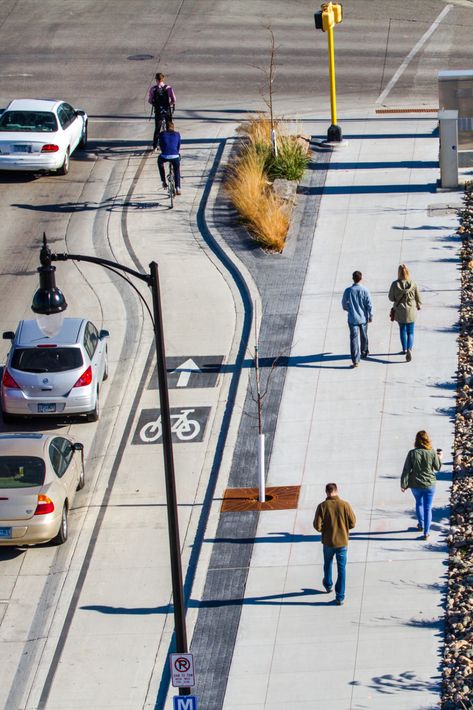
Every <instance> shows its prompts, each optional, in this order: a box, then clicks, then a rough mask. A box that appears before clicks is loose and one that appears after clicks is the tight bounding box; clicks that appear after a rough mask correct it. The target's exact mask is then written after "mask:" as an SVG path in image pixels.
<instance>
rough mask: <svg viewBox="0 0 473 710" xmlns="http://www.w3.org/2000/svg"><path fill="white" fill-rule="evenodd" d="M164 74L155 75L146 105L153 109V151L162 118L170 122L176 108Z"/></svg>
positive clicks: (172, 92)
mask: <svg viewBox="0 0 473 710" xmlns="http://www.w3.org/2000/svg"><path fill="white" fill-rule="evenodd" d="M164 79H165V76H164V74H161V72H158V73H157V74H156V83H155V84H153V86H150V88H149V91H148V103H149V104H151V106H152V107H153V108H154V135H153V150H156V148H157V146H158V135H159V129H160V128H161V121H162V120H163V117H164V118H166V120H168V121H170V120H171V117H172V114H173V111H174V108H175V106H176V95H175V93H174V90H173V88H172V86H170V85H169V84H166V83H165V81H164Z"/></svg>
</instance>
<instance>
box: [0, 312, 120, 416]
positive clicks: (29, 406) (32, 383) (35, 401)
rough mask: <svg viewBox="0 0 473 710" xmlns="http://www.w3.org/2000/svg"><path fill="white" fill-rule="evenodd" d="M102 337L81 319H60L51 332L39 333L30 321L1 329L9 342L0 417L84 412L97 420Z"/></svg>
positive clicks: (103, 375)
mask: <svg viewBox="0 0 473 710" xmlns="http://www.w3.org/2000/svg"><path fill="white" fill-rule="evenodd" d="M108 336H109V333H108V330H100V331H99V330H97V328H96V327H95V325H94V324H93V323H91V322H90V321H88V320H85V319H81V318H65V319H64V323H63V325H62V327H61V329H60V331H59V333H58V334H57V335H55V336H54V337H47V336H45V335H44V334H43V333H42V331H41V330H40V329H39V326H38V324H37V322H36V320H23V321H20V323H19V325H18V328H17V330H16V333H13V332H11V331H7V332H6V333H3V337H4V338H5V339H7V340H11V341H12V347H11V350H10V352H9V353H8V356H7V362H6V365H5V368H4V370H3V376H2V381H1V386H0V398H1V404H2V414H3V420H4V421H5V422H6V423H12V422H13V421H15V419H16V418H17V417H18V416H23V417H24V416H27V417H44V416H46V417H48V416H49V417H50V416H61V417H63V416H68V415H77V414H84V415H85V416H86V417H87V420H88V421H90V422H95V421H97V419H98V418H99V393H100V387H101V384H102V381H103V380H106V379H107V377H108V361H107V339H108Z"/></svg>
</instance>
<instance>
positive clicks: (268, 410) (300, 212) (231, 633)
mask: <svg viewBox="0 0 473 710" xmlns="http://www.w3.org/2000/svg"><path fill="white" fill-rule="evenodd" d="M329 160H330V152H328V151H324V150H319V151H317V152H315V153H314V154H313V158H312V165H313V163H317V164H319V165H321V166H323V169H320V170H313V169H312V170H311V169H310V166H309V169H308V170H307V171H306V173H305V175H304V178H303V180H302V183H301V186H300V188H299V193H300V194H299V197H298V203H297V205H296V207H295V208H294V212H293V216H292V222H291V227H290V230H289V234H288V239H287V244H286V248H285V249H284V252H283V253H282V254H268V253H266V252H264V251H263V250H262V249H260V248H259V246H258V245H257V244H256V243H255V242H254V241H253V240H252V239H251V238H250V237H249V235H248V234H247V232H246V231H245V230H243V229H242V228H238V227H236V220H237V217H236V214H235V212H234V211H233V209H232V208H231V206H230V204H229V202H228V200H227V198H226V196H225V194H224V191H223V188H222V187H221V188H220V191H219V195H218V198H217V201H216V204H215V206H214V210H215V213H214V221H215V222H216V223H217V224H218V225H219V231H220V234H221V237H222V239H223V240H224V241H225V243H226V245H227V246H228V247H229V248H230V249H231V250H233V251H234V252H235V253H236V254H237V255H238V258H239V259H241V261H242V262H243V263H244V264H245V266H246V267H247V268H248V270H249V271H250V273H251V275H252V277H253V279H254V281H255V283H256V284H257V286H258V289H259V292H260V295H261V301H262V307H263V313H262V319H261V329H260V334H259V343H258V345H259V355H260V364H261V365H262V367H263V370H264V371H265V372H266V373H269V371H270V369H271V363H272V362H273V360H274V358H275V357H278V356H279V357H280V359H279V361H278V365H277V366H276V367H275V368H274V370H273V371H272V374H271V380H270V385H269V388H268V393H267V396H266V398H265V401H264V432H265V434H266V459H267V460H266V467H268V464H269V461H270V458H271V451H272V446H273V441H274V433H275V430H276V422H277V417H278V412H279V406H280V402H281V397H282V392H283V387H284V381H285V377H286V367H287V357H288V355H289V353H290V348H291V344H292V340H293V334H294V329H295V325H296V319H297V314H298V310H299V304H300V299H301V294H302V289H303V286H304V281H305V275H306V270H307V266H308V263H309V256H310V251H311V248H312V241H313V236H314V230H315V224H316V221H317V215H318V210H319V205H320V199H321V194H322V188H323V185H324V183H325V177H326V169H327V167H328V163H329ZM314 187H315V188H319V189H316V190H313V189H311V188H314ZM248 358H250V356H248ZM266 378H267V374H266V376H265V375H264V374H262V382H263V387H264V383H265V381H266ZM255 415H256V405H255V402H254V399H253V394H252V392H251V391H248V392H247V395H246V399H245V404H244V411H243V416H242V418H241V422H240V427H239V432H238V439H237V444H236V447H235V452H234V456H233V461H232V466H231V471H230V478H229V486H230V487H235V488H241V487H251V486H254V485H255V484H256V480H255V477H256V461H257V420H256V416H255ZM291 483H293V482H292V481H287V484H288V485H290V484H291ZM258 518H259V513H257V512H245V513H241V512H240V513H224V514H221V515H220V520H219V523H218V527H217V534H216V538H217V540H219V539H221V540H228V539H232V540H238V539H241V540H242V543H241V544H238V543H237V542H235V543H233V542H231V543H229V542H215V543H214V546H213V550H212V555H211V560H210V565H209V571H208V574H207V579H206V583H205V588H204V594H203V597H202V601H201V603H200V608H199V612H198V618H197V622H196V626H195V630H194V635H193V639H192V646H191V650H192V652H193V653H194V654H195V657H196V667H197V678H196V679H197V685H196V687H195V688H194V693H195V694H196V696H197V697H198V699H199V704H200V705H201V707H203V708H205V709H206V710H220V708H222V706H223V702H224V698H225V690H226V685H227V679H228V675H229V672H230V665H231V660H232V655H233V649H234V645H235V641H236V637H237V632H238V625H239V621H240V615H241V608H242V604H244V596H245V587H246V581H247V577H248V571H249V566H250V562H251V555H252V551H253V544H252V543H251V542H248V540H251V539H252V538H254V536H255V534H256V527H257V524H258Z"/></svg>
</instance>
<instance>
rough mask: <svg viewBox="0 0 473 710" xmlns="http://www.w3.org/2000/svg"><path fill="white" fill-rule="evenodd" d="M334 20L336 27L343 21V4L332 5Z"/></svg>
mask: <svg viewBox="0 0 473 710" xmlns="http://www.w3.org/2000/svg"><path fill="white" fill-rule="evenodd" d="M332 10H333V19H334V22H335V24H336V25H338V23H339V22H341V21H342V20H343V7H342V5H341V4H336V5H332Z"/></svg>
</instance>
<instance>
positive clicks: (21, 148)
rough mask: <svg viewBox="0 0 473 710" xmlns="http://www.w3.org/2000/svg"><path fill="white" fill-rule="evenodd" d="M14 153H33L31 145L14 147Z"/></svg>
mask: <svg viewBox="0 0 473 710" xmlns="http://www.w3.org/2000/svg"><path fill="white" fill-rule="evenodd" d="M13 152H14V153H31V146H30V145H14V146H13Z"/></svg>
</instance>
